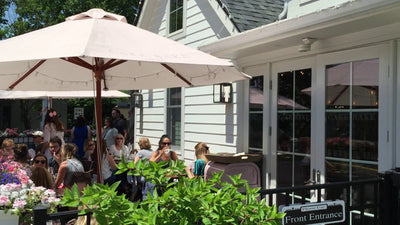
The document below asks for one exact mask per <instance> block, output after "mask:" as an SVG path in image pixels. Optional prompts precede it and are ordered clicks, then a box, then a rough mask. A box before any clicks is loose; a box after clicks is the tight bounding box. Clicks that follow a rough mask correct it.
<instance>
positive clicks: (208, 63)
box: [0, 9, 250, 180]
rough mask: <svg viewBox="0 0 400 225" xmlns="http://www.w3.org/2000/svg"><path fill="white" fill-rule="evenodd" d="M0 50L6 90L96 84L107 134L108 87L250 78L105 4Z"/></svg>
mask: <svg viewBox="0 0 400 225" xmlns="http://www.w3.org/2000/svg"><path fill="white" fill-rule="evenodd" d="M0 52H2V54H0V78H1V82H0V90H31V91H41V90H46V91H55V90H56V91H62V90H67V91H71V90H91V89H92V83H95V90H96V110H95V111H96V115H97V116H96V128H97V137H101V136H102V135H101V127H102V126H101V122H102V118H101V90H102V89H113V90H133V89H154V88H170V87H191V86H198V85H210V84H215V83H222V82H233V81H237V80H241V79H248V78H250V77H249V76H247V75H245V74H243V73H241V72H239V71H238V70H237V69H236V68H235V66H234V65H233V64H232V63H231V62H228V61H226V60H222V59H219V58H216V57H214V56H211V55H208V54H206V53H203V52H201V51H198V50H195V49H192V48H190V47H187V46H184V45H182V44H180V43H177V42H174V41H172V40H169V39H166V38H164V37H161V36H159V35H157V34H154V33H151V32H148V31H145V30H142V29H140V28H137V27H135V26H132V25H130V24H128V23H127V22H126V19H125V17H123V16H120V15H116V14H112V13H108V12H105V11H103V10H101V9H91V10H89V11H87V12H84V13H81V14H78V15H75V16H71V17H68V18H67V19H66V21H65V22H63V23H60V24H56V25H54V26H50V27H47V28H43V29H40V30H37V31H33V32H30V33H27V34H23V35H20V36H17V37H13V38H10V39H7V40H4V41H0ZM97 143H98V149H102V148H101V147H102V143H101V141H98V142H97ZM98 156H99V158H98V160H99V162H101V159H100V157H101V154H98ZM98 165H101V163H98ZM98 174H99V175H101V168H100V167H99V171H98ZM100 179H101V177H99V180H100Z"/></svg>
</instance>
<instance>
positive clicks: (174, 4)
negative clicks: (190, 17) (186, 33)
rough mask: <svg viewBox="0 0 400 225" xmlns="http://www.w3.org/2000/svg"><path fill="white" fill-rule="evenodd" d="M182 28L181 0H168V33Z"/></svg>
mask: <svg viewBox="0 0 400 225" xmlns="http://www.w3.org/2000/svg"><path fill="white" fill-rule="evenodd" d="M182 28H183V0H170V5H169V26H168V31H169V33H170V34H171V33H174V32H175V31H178V30H181V29H182Z"/></svg>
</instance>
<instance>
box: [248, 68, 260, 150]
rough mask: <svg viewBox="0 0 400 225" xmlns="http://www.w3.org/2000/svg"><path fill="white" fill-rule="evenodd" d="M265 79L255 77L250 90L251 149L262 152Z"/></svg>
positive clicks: (251, 81)
mask: <svg viewBox="0 0 400 225" xmlns="http://www.w3.org/2000/svg"><path fill="white" fill-rule="evenodd" d="M263 90H264V77H263V76H258V77H253V78H252V79H251V80H250V88H249V92H250V93H249V97H250V100H249V102H250V105H249V149H250V150H256V151H262V139H263V102H264V94H263Z"/></svg>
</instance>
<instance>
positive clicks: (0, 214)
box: [0, 210, 19, 225]
mask: <svg viewBox="0 0 400 225" xmlns="http://www.w3.org/2000/svg"><path fill="white" fill-rule="evenodd" d="M18 219H19V217H18V215H14V214H11V212H10V211H8V212H7V213H5V212H4V210H0V221H1V225H18Z"/></svg>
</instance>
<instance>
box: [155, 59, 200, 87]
mask: <svg viewBox="0 0 400 225" xmlns="http://www.w3.org/2000/svg"><path fill="white" fill-rule="evenodd" d="M161 65H162V66H163V67H165V68H166V69H167V70H169V71H170V72H171V73H173V74H175V75H176V76H177V77H179V78H180V79H181V80H182V81H184V82H185V83H186V84H188V85H189V86H193V84H192V83H191V82H189V81H188V80H187V79H186V78H184V77H183V76H182V75H181V74H179V73H178V72H176V71H175V70H174V69H173V68H172V67H170V66H168V65H167V64H165V63H161Z"/></svg>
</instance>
